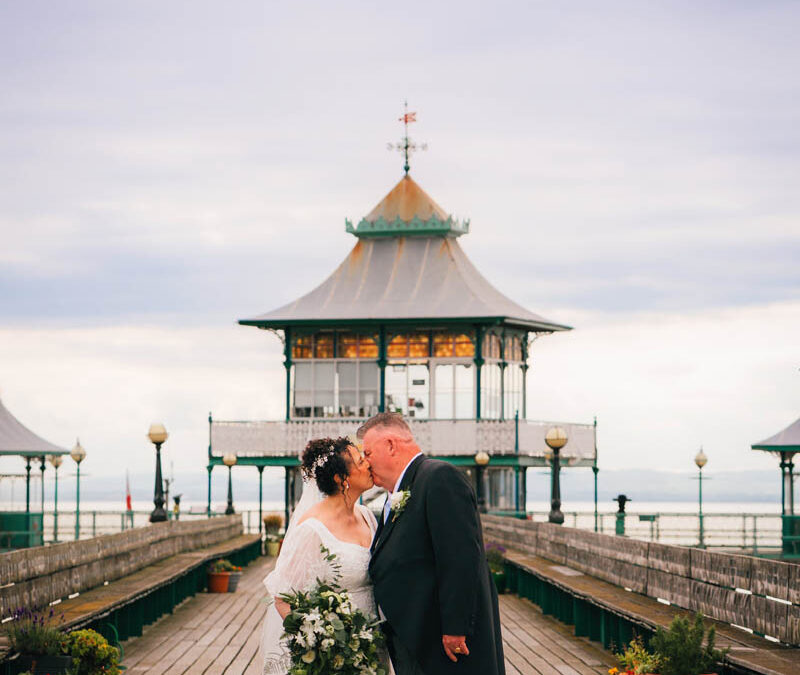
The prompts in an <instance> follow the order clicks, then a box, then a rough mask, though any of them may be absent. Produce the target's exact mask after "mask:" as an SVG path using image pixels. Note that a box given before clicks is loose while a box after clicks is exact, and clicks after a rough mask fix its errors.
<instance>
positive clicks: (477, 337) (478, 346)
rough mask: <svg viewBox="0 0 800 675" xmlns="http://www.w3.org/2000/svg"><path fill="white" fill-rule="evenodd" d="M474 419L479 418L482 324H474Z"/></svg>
mask: <svg viewBox="0 0 800 675" xmlns="http://www.w3.org/2000/svg"><path fill="white" fill-rule="evenodd" d="M472 360H473V361H474V362H475V419H476V420H479V419H480V418H481V368H483V363H484V361H483V326H475V356H474V358H473V359H472Z"/></svg>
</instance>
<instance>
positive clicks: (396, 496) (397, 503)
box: [389, 490, 411, 522]
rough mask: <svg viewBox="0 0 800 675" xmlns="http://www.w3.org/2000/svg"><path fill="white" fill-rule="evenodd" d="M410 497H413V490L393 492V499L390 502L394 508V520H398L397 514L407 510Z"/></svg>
mask: <svg viewBox="0 0 800 675" xmlns="http://www.w3.org/2000/svg"><path fill="white" fill-rule="evenodd" d="M409 499H411V490H398V491H397V492H393V493H392V496H391V500H390V502H389V503H390V504H391V509H392V522H394V521H395V520H397V516H399V515H400V514H401V513H402V512H403V511H404V510H405V508H406V504H408V500H409Z"/></svg>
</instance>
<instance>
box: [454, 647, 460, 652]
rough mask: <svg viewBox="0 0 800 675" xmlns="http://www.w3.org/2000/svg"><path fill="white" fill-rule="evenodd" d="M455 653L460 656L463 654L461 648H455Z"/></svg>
mask: <svg viewBox="0 0 800 675" xmlns="http://www.w3.org/2000/svg"><path fill="white" fill-rule="evenodd" d="M453 651H454V652H455V653H456V654H460V653H461V647H456V648H455V649H454V650H453Z"/></svg>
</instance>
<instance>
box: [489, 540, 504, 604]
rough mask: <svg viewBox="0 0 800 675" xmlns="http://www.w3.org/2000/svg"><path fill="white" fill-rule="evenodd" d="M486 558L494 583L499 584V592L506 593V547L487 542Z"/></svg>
mask: <svg viewBox="0 0 800 675" xmlns="http://www.w3.org/2000/svg"><path fill="white" fill-rule="evenodd" d="M486 560H487V561H488V563H489V570H490V571H491V573H492V578H493V579H494V584H495V586H497V592H498V593H505V590H506V567H505V566H506V549H505V547H503V546H500V544H495V543H494V542H490V543H488V544H486Z"/></svg>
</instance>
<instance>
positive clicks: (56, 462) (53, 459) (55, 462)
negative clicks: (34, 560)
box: [50, 455, 64, 543]
mask: <svg viewBox="0 0 800 675" xmlns="http://www.w3.org/2000/svg"><path fill="white" fill-rule="evenodd" d="M63 461H64V460H63V459H62V458H61V455H50V464H52V466H53V469H54V470H55V472H56V478H55V480H56V485H55V491H54V492H53V543H58V467H60V466H61V463H62V462H63Z"/></svg>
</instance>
